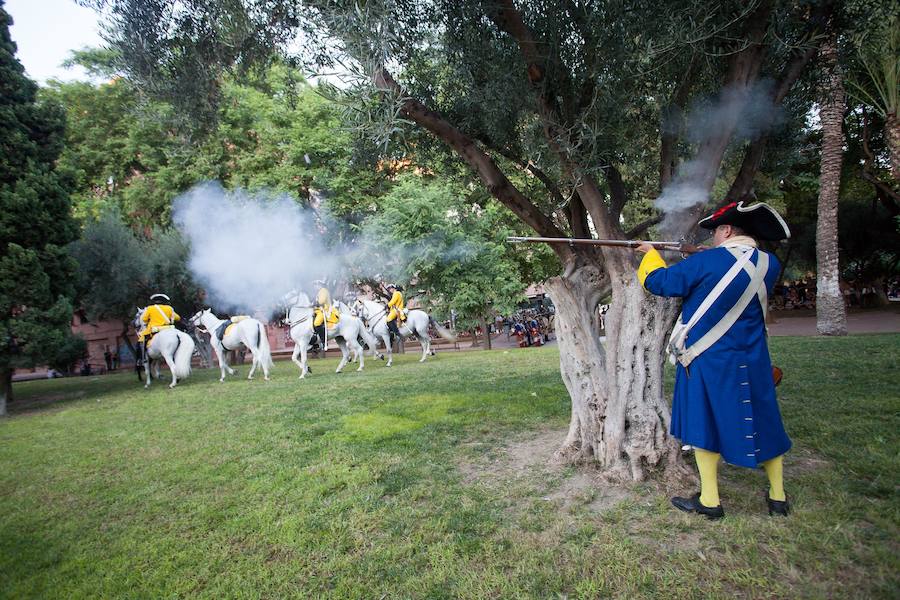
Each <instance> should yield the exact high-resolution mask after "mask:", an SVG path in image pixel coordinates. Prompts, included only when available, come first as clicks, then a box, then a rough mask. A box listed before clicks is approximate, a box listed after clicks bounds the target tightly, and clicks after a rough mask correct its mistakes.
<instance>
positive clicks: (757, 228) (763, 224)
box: [697, 202, 791, 242]
mask: <svg viewBox="0 0 900 600" xmlns="http://www.w3.org/2000/svg"><path fill="white" fill-rule="evenodd" d="M697 224H698V225H700V227H703V228H704V229H715V228H716V227H718V226H719V225H734V226H735V227H740V228H741V229H743V230H744V231H745V232H747V235H750V236H753V237H754V238H756V239H758V240H769V241H772V242H777V241H778V240H786V239H787V238H789V237H791V230H790V229H789V228H788V226H787V223H785V222H784V219H782V218H781V215H779V214H778V212H777V211H776V210H775V209H774V208H772V207H771V206H769V205H768V204H766V203H765V202H757V203H756V204H753V205H752V206H744V203H743V202H732V203H730V204H726V205H725V206H723V207H722V208H720V209H719V210H717V211H716V212H714V213H713V214H711V215H709V216H708V217H706V218H704V219H700V221H699V223H697Z"/></svg>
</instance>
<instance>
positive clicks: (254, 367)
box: [244, 340, 261, 379]
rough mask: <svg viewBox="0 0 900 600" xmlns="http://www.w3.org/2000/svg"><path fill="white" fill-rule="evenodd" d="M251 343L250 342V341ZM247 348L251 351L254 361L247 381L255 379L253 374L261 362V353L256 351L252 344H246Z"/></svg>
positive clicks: (251, 363)
mask: <svg viewBox="0 0 900 600" xmlns="http://www.w3.org/2000/svg"><path fill="white" fill-rule="evenodd" d="M248 341H249V340H248ZM244 345H245V346H247V349H248V350H250V356H251V358H252V359H253V360H252V361H250V373H248V374H247V379H253V373H255V372H256V365H257V364H259V363H260V362H261V361H260V359H259V353H258V352H257V351H256V350H255V349H254V347H253V346H252V345H250V344H244Z"/></svg>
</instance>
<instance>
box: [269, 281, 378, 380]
mask: <svg viewBox="0 0 900 600" xmlns="http://www.w3.org/2000/svg"><path fill="white" fill-rule="evenodd" d="M284 304H285V307H286V310H285V322H286V323H287V324H288V326H289V327H290V328H291V339H292V340H294V353H293V354H292V355H291V360H292V361H294V364H296V365H297V366H298V367H300V379H304V378H305V377H306V375H307V373H309V366H308V364H307V362H308V361H307V359H308V352H309V341H310V340H311V339H312V337H313V336H314V335H315V331H314V328H313V320H314V317H313V314H314V312H315V310H314V309H315V307H314V306H313V305H312V302H311V301H310V299H309V296H307V295H306V294H304V293H303V292H296V291H294V292H289V293H288V294H287V295H286V296H285V297H284ZM335 306H336V308H337V309H338V311H339V312H340V313H341V318H340V320H339V321H338V322H337V324H336V325H335V326H334V329H327V328H326V332H325V335H326V336H327V337H328V338H329V339H333V340H334V341H335V342H336V343H337V345H338V347H339V348H340V349H341V362H340V363H339V364H338V367H337V369H336V370H335V371H334V372H335V373H340V372H341V371H342V370H343V369H344V367H345V366H346V365H347V363H348V362H349V361H350V350H353V357H354V359H357V358H358V359H359V368H358V369H356V370H357V371H362V370H363V368H364V367H365V359H364V358H363V356H364V354H365V352H364V351H363V347H362V346H361V345H360V344H359V341H358V339H359V338H360V337H362V339H363V341H364V342H365V343H366V345H367V346H368V347H369V348H371V349H372V351H373V352H376V350H375V347H376V346H377V345H378V340H376V339H375V338H374V337H372V334H371V333H369V331H368V330H367V329H366V328H365V326H363V324H362V321H360V320H359V319H358V318H357V317H356V316H354V315H353V314H352V313H351V312H350V311H349V309H348V308H347V307H346V305H344V304H343V303H340V302H336V303H335ZM345 311H346V312H345ZM298 356H299V357H300V359H299V360H298V359H297V357H298Z"/></svg>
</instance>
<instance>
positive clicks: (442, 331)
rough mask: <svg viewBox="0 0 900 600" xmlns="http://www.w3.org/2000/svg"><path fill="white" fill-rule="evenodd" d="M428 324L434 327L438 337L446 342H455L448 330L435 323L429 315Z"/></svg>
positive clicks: (454, 337)
mask: <svg viewBox="0 0 900 600" xmlns="http://www.w3.org/2000/svg"><path fill="white" fill-rule="evenodd" d="M428 322H429V323H430V324H431V325H432V326H433V327H434V330H435V331H437V332H438V335H439V336H441V337H442V338H444V339H445V340H447V341H448V342H455V341H456V336H455V335H453V334H452V333H451V332H450V330H449V329H447V328H446V327H444V326H443V325H441V324H440V323H438V322H437V321H435V320H434V319H433V318H432V317H431V315H428Z"/></svg>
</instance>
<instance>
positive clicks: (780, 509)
mask: <svg viewBox="0 0 900 600" xmlns="http://www.w3.org/2000/svg"><path fill="white" fill-rule="evenodd" d="M764 496H765V498H766V506H768V507H769V516H770V517H771V516H772V515H781V516H782V517H786V516H788V513H790V512H791V505H790V503H789V502H788V501H787V496H785V498H784V500H772V499H771V498H769V490H766V491H765V494H764Z"/></svg>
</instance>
